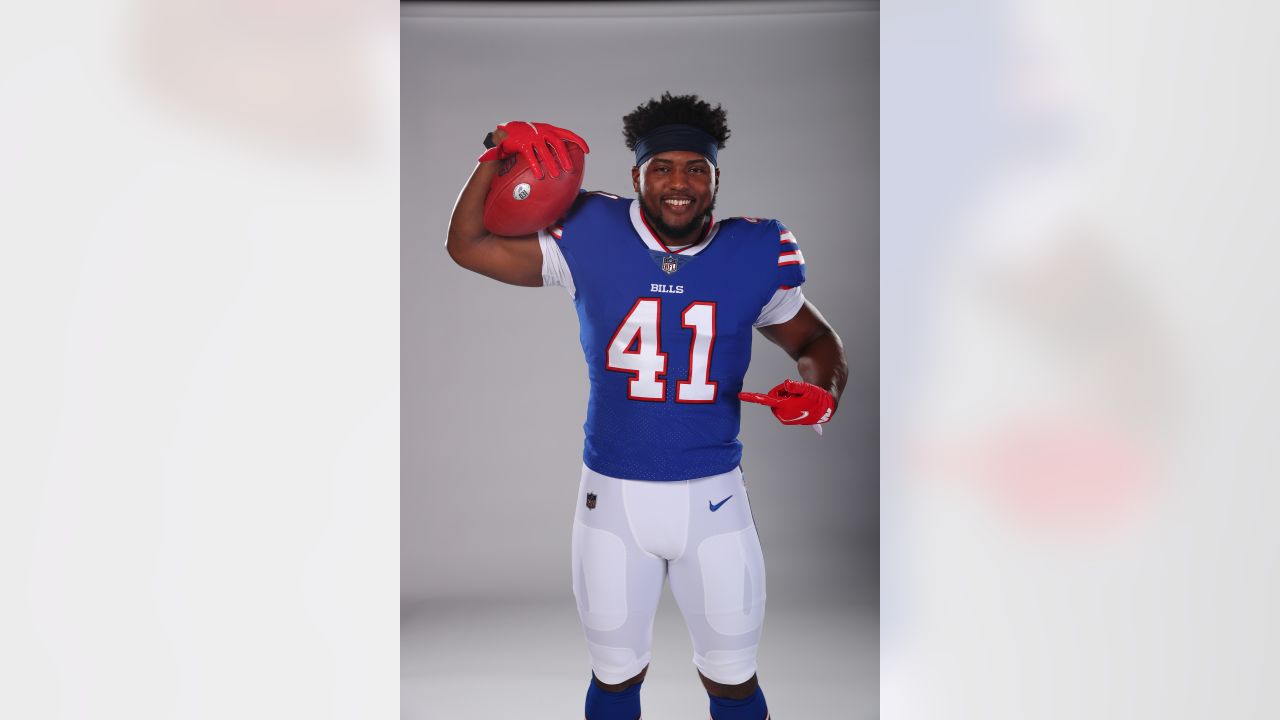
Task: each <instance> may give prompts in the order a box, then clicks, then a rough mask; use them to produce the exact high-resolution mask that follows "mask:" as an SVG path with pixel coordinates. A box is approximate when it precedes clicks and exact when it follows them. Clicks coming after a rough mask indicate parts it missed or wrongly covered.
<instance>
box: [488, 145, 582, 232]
mask: <svg viewBox="0 0 1280 720" xmlns="http://www.w3.org/2000/svg"><path fill="white" fill-rule="evenodd" d="M569 157H570V158H571V159H572V160H573V170H572V171H565V170H563V169H562V170H561V171H560V177H551V173H550V172H549V171H548V170H547V163H546V162H544V163H543V165H542V179H541V180H539V179H538V178H535V177H534V176H533V169H532V168H530V167H529V163H528V161H526V160H525V159H524V155H522V154H519V153H517V154H515V155H511V156H509V157H506V158H504V159H503V160H502V161H501V163H500V169H499V170H498V174H497V176H495V177H494V178H493V182H492V183H490V184H489V196H488V197H486V198H485V201H484V226H485V227H486V228H488V230H489V232H491V233H493V234H494V235H506V236H509V237H513V236H517V235H529V234H532V233H536V232H538V231H539V230H541V229H543V228H545V227H549V226H550V225H552V224H554V223H555V221H556V220H559V219H560V218H561V216H563V215H564V214H565V212H566V211H568V209H569V206H570V205H572V204H573V199H574V198H576V197H577V196H578V190H579V189H580V188H581V187H582V173H583V169H584V162H583V157H584V156H583V153H582V148H580V147H578V146H577V145H574V144H573V143H570V144H569ZM550 162H555V161H554V160H551V161H550Z"/></svg>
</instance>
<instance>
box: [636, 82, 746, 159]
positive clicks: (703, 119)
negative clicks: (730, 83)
mask: <svg viewBox="0 0 1280 720" xmlns="http://www.w3.org/2000/svg"><path fill="white" fill-rule="evenodd" d="M675 124H680V125H692V126H694V127H696V128H698V129H699V130H702V131H704V132H706V133H707V134H709V135H710V136H711V137H713V138H715V139H716V147H717V148H718V149H723V148H724V144H725V141H726V140H728V139H729V125H728V124H727V122H726V118H725V111H724V109H722V108H721V107H720V106H719V105H716V106H715V107H711V104H710V103H708V102H707V101H705V100H703V99H702V98H700V97H698V96H697V95H672V94H671V93H669V92H664V93H662V97H661V98H659V99H657V100H650V101H649V102H647V103H644V104H641V105H638V106H637V107H636V109H635V110H632V111H631V112H630V113H628V114H627V115H624V116H623V118H622V136H623V137H624V138H626V141H627V149H628V150H635V149H636V141H637V140H639V139H640V138H642V137H644V136H645V135H647V134H648V133H650V132H651V131H652V130H653V129H654V128H658V127H661V126H663V125H675Z"/></svg>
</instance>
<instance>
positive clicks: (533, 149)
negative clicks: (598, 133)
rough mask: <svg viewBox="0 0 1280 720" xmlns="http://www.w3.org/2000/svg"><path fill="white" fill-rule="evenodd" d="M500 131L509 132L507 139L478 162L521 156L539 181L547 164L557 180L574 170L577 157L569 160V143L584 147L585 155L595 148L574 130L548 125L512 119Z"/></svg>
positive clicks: (478, 159)
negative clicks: (561, 173) (564, 172)
mask: <svg viewBox="0 0 1280 720" xmlns="http://www.w3.org/2000/svg"><path fill="white" fill-rule="evenodd" d="M497 129H498V130H501V131H503V132H504V133H506V134H507V136H506V137H505V138H503V139H502V142H501V143H498V144H497V145H495V146H494V147H491V148H489V149H488V150H485V151H484V154H483V155H481V156H480V157H479V158H477V160H476V161H477V162H486V161H489V160H501V159H502V158H505V157H508V156H510V155H515V154H516V153H520V154H522V155H524V159H525V160H526V161H528V163H529V167H531V168H533V176H534V177H536V178H538V179H539V180H541V179H542V164H544V163H545V164H546V166H547V169H548V170H550V171H551V177H553V178H555V177H560V168H564V169H565V170H566V171H569V170H573V158H571V157H569V145H568V143H574V144H575V145H577V146H578V147H580V148H582V152H583V153H584V154H586V153H589V152H591V148H589V147H587V141H586V140H583V139H582V138H580V137H578V135H577V134H576V133H574V132H573V131H571V130H565V129H564V128H558V127H556V126H555V125H548V124H547V123H531V122H524V121H523V120H512V121H511V122H509V123H505V124H503V125H499V126H498V127H497ZM562 145H563V147H562ZM552 158H555V162H553V161H552V160H551V159H552ZM539 160H541V163H540V162H539Z"/></svg>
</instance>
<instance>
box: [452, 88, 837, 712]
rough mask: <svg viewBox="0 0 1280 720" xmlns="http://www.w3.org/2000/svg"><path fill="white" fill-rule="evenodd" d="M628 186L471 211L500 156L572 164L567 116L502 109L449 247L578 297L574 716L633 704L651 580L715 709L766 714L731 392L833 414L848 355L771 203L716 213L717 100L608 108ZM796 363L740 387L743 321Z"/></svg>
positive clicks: (511, 278)
mask: <svg viewBox="0 0 1280 720" xmlns="http://www.w3.org/2000/svg"><path fill="white" fill-rule="evenodd" d="M623 134H624V136H625V138H626V144H627V148H628V149H630V150H632V151H633V152H634V153H635V166H634V167H633V168H632V169H631V177H632V188H633V190H634V191H635V192H636V194H637V195H636V197H635V198H634V199H627V198H622V197H619V196H617V195H611V194H609V193H605V192H583V193H581V194H580V195H579V196H578V198H577V199H576V201H575V202H574V204H573V206H572V207H571V208H570V210H569V211H568V212H567V213H566V214H565V216H564V218H563V219H562V220H561V221H560V222H558V223H557V224H556V225H554V226H552V227H549V228H546V229H545V230H542V231H540V232H538V233H537V234H533V235H527V236H524V237H501V236H496V235H493V234H491V233H489V232H488V231H487V230H486V229H485V227H484V222H483V213H484V201H485V196H486V194H487V191H488V188H489V184H490V182H491V181H492V180H493V178H494V176H495V174H497V172H498V165H499V163H498V162H497V161H498V160H500V159H502V158H504V157H508V156H510V155H513V154H517V153H519V154H523V155H524V156H525V157H526V158H527V159H528V160H529V162H530V165H532V166H534V167H539V165H540V166H541V170H542V171H544V172H550V173H551V174H553V175H556V174H558V173H559V172H561V171H562V170H566V169H570V168H571V167H572V160H571V158H570V155H569V152H568V147H569V146H568V144H569V143H575V144H577V145H579V146H580V147H581V148H582V151H583V152H584V153H585V152H589V151H590V150H589V148H588V147H587V143H586V142H585V141H584V140H583V139H582V138H580V137H578V136H577V135H575V134H574V133H572V132H569V131H567V130H564V129H561V128H557V127H555V126H553V125H547V124H544V123H528V122H509V123H506V124H504V125H499V126H498V127H497V128H496V129H495V130H494V131H493V133H492V135H491V136H490V138H488V139H489V140H490V142H489V144H491V145H492V146H493V147H491V149H489V150H488V151H486V152H485V153H484V154H483V155H481V156H480V158H479V164H478V166H477V167H476V169H475V171H474V172H473V173H472V175H471V178H470V180H468V182H467V184H466V186H465V187H464V188H463V190H462V194H461V195H460V196H459V197H458V201H457V204H456V206H455V207H454V211H453V217H452V220H451V222H450V225H449V239H448V243H447V246H448V250H449V255H450V256H451V257H452V258H453V259H454V261H456V262H457V263H458V264H459V265H461V266H462V267H464V268H467V269H469V270H473V271H475V272H478V273H481V274H483V275H487V276H489V277H491V278H494V279H496V280H500V281H502V282H506V283H511V284H514V285H526V286H541V285H558V286H561V287H563V288H564V289H565V290H566V291H568V294H569V297H570V298H572V300H573V304H574V307H575V309H576V310H577V313H578V321H579V324H580V329H581V332H580V336H581V340H582V351H583V354H584V355H585V357H586V361H587V368H588V376H589V378H590V382H591V392H590V400H589V403H588V407H587V421H586V425H585V428H584V429H585V434H586V439H585V444H584V450H583V468H582V476H581V481H580V486H579V489H578V499H577V509H576V515H575V520H574V525H573V542H572V568H573V590H574V596H575V597H576V599H577V605H578V612H579V616H580V618H581V620H582V626H583V630H584V632H585V635H586V640H587V649H588V654H589V656H590V658H591V668H592V678H591V681H590V683H589V685H588V689H587V696H586V717H587V720H636V719H637V718H639V717H640V686H641V683H642V682H643V680H644V676H645V672H646V671H647V670H648V665H649V659H650V646H651V641H652V630H653V618H654V615H655V613H656V611H657V608H658V600H659V597H660V595H661V592H662V586H663V581H664V578H670V582H671V590H672V593H673V595H674V596H675V599H676V601H677V603H678V605H679V607H680V611H681V613H682V614H683V615H684V619H685V622H686V623H687V625H688V628H689V633H690V636H691V637H692V640H693V647H694V657H693V662H694V665H695V666H696V668H697V671H698V674H699V677H700V678H701V680H702V683H703V685H704V686H705V688H706V690H707V693H708V696H709V698H710V706H711V717H712V718H714V720H764V719H765V718H767V717H768V715H769V711H768V708H767V706H766V704H765V698H764V694H763V693H762V692H761V690H760V685H759V682H758V680H757V677H756V648H757V645H758V643H759V640H760V631H761V627H762V622H763V619H764V607H765V574H764V560H763V556H762V554H761V551H760V542H759V539H758V537H757V535H756V529H755V524H754V522H753V520H752V516H751V506H750V503H749V502H748V499H747V493H746V488H745V486H744V485H743V479H742V471H741V469H740V467H739V461H740V459H741V457H742V445H741V443H740V442H739V441H738V431H739V425H740V415H739V413H740V412H741V401H748V402H752V403H759V404H762V405H765V406H767V407H769V408H770V409H771V410H772V412H773V414H774V416H775V417H777V419H778V420H779V421H781V422H782V423H783V424H787V425H819V424H821V423H826V422H828V421H829V420H830V419H831V417H832V414H833V413H834V412H835V410H836V407H837V403H838V401H839V397H840V391H841V390H842V389H843V388H844V384H845V380H846V378H847V374H848V369H847V366H846V363H845V358H844V351H843V349H842V346H841V343H840V339H839V338H838V337H837V336H836V333H835V332H834V331H833V330H832V328H831V326H830V325H829V324H828V323H827V322H826V320H824V319H823V317H822V315H821V314H819V312H818V311H817V309H815V308H814V307H813V305H812V304H810V303H809V302H808V301H806V300H805V297H804V293H803V291H802V289H801V286H802V285H803V284H804V281H805V260H804V255H803V254H802V253H801V251H800V246H799V245H798V243H797V242H796V237H795V235H794V234H792V232H791V231H790V230H788V229H787V227H786V226H785V225H783V224H782V223H781V222H779V221H777V220H769V219H759V218H744V217H733V218H725V219H719V220H717V219H716V218H715V217H714V215H713V210H714V209H715V204H716V192H717V189H718V187H719V184H720V169H719V167H718V162H717V156H718V154H719V151H720V150H722V149H723V148H724V147H725V141H726V140H727V139H728V138H729V128H728V126H727V124H726V114H725V111H724V110H723V109H722V108H721V107H720V106H718V105H717V106H714V107H713V106H711V105H710V104H709V103H707V102H705V101H703V100H701V99H700V98H699V97H698V96H696V95H681V96H673V95H671V94H670V93H665V94H663V95H662V97H661V98H658V99H655V100H650V101H649V102H647V103H644V104H642V105H640V106H639V107H637V108H636V109H635V110H634V111H633V112H631V113H630V114H628V115H627V116H626V117H624V118H623ZM752 328H755V329H758V330H759V331H760V333H761V334H762V335H764V336H765V337H766V338H768V339H769V340H771V341H772V342H774V343H775V344H777V345H778V346H780V347H781V348H782V349H783V350H784V351H786V352H787V354H789V355H790V356H791V357H792V358H793V359H794V360H795V361H796V369H797V373H798V375H799V377H800V380H790V379H789V380H785V381H784V382H782V383H780V384H779V385H778V386H776V387H774V388H773V389H772V390H770V391H769V392H768V393H766V394H760V393H750V392H742V382H743V377H744V375H745V374H746V371H747V365H748V362H749V360H750V356H751V331H752Z"/></svg>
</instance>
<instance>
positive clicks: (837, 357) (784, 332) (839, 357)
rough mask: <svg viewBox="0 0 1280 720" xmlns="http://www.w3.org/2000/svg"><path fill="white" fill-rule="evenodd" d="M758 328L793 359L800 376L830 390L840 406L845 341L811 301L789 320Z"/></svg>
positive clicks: (845, 367)
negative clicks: (843, 341)
mask: <svg viewBox="0 0 1280 720" xmlns="http://www.w3.org/2000/svg"><path fill="white" fill-rule="evenodd" d="M759 329H760V334H761V335H764V336H765V337H766V338H768V339H769V340H770V342H772V343H773V344H775V345H777V346H778V347H780V348H782V349H783V350H785V351H786V353H787V354H788V355H790V356H791V359H792V360H795V361H796V369H797V370H799V372H800V377H801V379H803V380H804V381H805V382H807V383H809V384H811V385H817V386H818V387H820V388H822V389H823V390H826V391H827V392H829V393H831V397H832V400H833V401H834V404H835V405H836V406H839V403H840V393H841V392H842V391H843V390H844V385H845V382H847V381H848V379H849V364H848V362H846V361H845V357H844V344H843V343H841V342H840V336H839V335H836V331H835V330H833V329H832V328H831V324H830V323H828V322H827V320H826V318H824V317H822V313H820V312H818V309H817V308H815V307H814V306H813V303H811V302H809V301H808V300H805V302H804V305H803V306H801V308H800V311H799V312H797V313H796V314H795V316H794V317H792V318H791V319H790V320H787V321H786V322H782V323H778V324H776V325H765V326H763V327H761V328H759ZM832 412H833V414H834V408H833V410H832Z"/></svg>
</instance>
